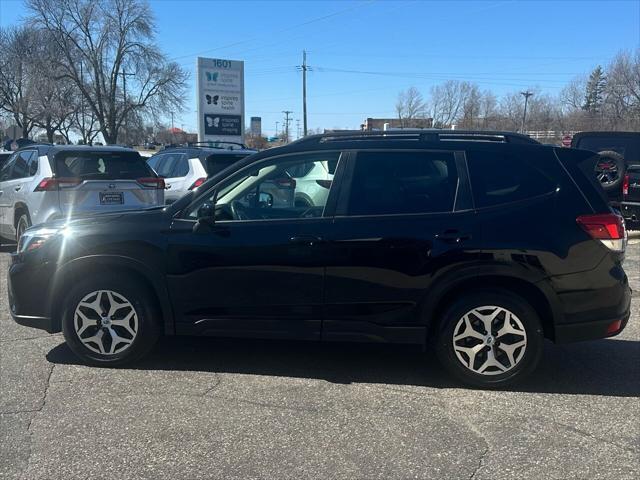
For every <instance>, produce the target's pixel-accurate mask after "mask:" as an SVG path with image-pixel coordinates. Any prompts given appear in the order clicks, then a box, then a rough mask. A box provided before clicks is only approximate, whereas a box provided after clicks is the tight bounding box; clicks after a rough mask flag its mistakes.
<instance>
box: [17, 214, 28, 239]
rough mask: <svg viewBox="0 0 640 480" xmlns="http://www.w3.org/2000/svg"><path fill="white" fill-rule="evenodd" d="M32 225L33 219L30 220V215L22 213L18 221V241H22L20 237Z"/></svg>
mask: <svg viewBox="0 0 640 480" xmlns="http://www.w3.org/2000/svg"><path fill="white" fill-rule="evenodd" d="M30 226H31V220H29V215H27V214H26V213H23V214H22V215H20V218H19V219H18V223H17V224H16V243H18V242H20V237H22V234H23V233H24V231H25V230H26V229H27V228H29V227H30Z"/></svg>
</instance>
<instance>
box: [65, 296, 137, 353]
mask: <svg viewBox="0 0 640 480" xmlns="http://www.w3.org/2000/svg"><path fill="white" fill-rule="evenodd" d="M73 326H74V328H75V332H76V335H77V336H78V338H79V339H80V341H81V342H82V344H83V345H84V346H85V347H87V348H88V349H89V350H91V351H93V352H95V353H100V354H102V355H115V354H117V353H121V352H123V351H124V350H126V349H127V348H129V347H130V346H131V344H132V343H133V341H134V340H135V339H136V336H137V334H138V314H137V313H136V309H135V308H134V307H133V305H132V304H131V302H130V301H129V300H127V299H126V298H125V297H124V296H122V295H121V294H119V293H116V292H114V291H111V290H97V291H94V292H92V293H90V294H88V295H86V296H85V297H84V298H83V299H82V300H80V302H79V303H78V305H77V306H76V309H75V312H74V316H73Z"/></svg>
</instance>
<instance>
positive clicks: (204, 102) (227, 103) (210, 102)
mask: <svg viewBox="0 0 640 480" xmlns="http://www.w3.org/2000/svg"><path fill="white" fill-rule="evenodd" d="M196 73H197V79H196V95H197V96H198V141H201V142H206V141H219V142H224V141H226V142H239V143H243V142H244V62H241V61H237V60H222V59H218V58H201V57H198V61H197V67H196Z"/></svg>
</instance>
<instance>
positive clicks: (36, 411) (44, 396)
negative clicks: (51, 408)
mask: <svg viewBox="0 0 640 480" xmlns="http://www.w3.org/2000/svg"><path fill="white" fill-rule="evenodd" d="M55 366H56V365H55V363H52V364H51V366H50V368H49V372H48V374H47V378H46V380H45V385H44V392H43V393H42V400H41V401H40V404H39V405H38V406H37V407H36V408H35V409H33V410H29V411H30V412H32V413H33V415H31V418H30V419H29V423H28V424H27V433H28V434H29V456H28V457H27V465H26V467H25V469H24V470H23V472H22V473H23V474H24V472H26V471H28V470H29V467H30V465H31V456H32V455H33V432H32V431H31V425H32V424H33V420H34V419H35V418H36V415H38V414H39V413H40V412H42V410H43V409H44V407H45V405H46V404H47V397H48V395H49V386H50V385H51V375H53V370H54V368H55Z"/></svg>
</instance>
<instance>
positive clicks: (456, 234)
mask: <svg viewBox="0 0 640 480" xmlns="http://www.w3.org/2000/svg"><path fill="white" fill-rule="evenodd" d="M435 238H436V239H438V240H442V241H443V242H445V243H460V242H464V241H465V240H471V234H470V233H463V232H461V231H459V230H445V231H444V232H442V233H437V234H436V235H435Z"/></svg>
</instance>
